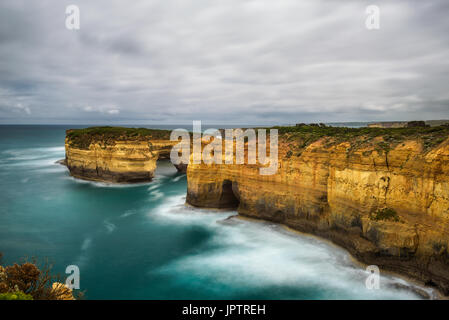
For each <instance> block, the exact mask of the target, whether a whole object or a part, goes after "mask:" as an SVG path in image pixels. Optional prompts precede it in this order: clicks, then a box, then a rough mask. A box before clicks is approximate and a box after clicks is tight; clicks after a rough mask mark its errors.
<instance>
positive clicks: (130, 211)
mask: <svg viewBox="0 0 449 320" xmlns="http://www.w3.org/2000/svg"><path fill="white" fill-rule="evenodd" d="M135 214H137V211H136V210H127V211H125V213H123V214H121V215H120V218H126V217H129V216H132V215H135Z"/></svg>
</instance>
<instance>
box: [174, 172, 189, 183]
mask: <svg viewBox="0 0 449 320" xmlns="http://www.w3.org/2000/svg"><path fill="white" fill-rule="evenodd" d="M185 176H186V175H185V174H183V175H180V176H178V177H175V178H173V179H172V181H173V182H178V181H179V180H181V179H182V178H184V177H185Z"/></svg>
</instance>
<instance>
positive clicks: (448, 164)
mask: <svg viewBox="0 0 449 320" xmlns="http://www.w3.org/2000/svg"><path fill="white" fill-rule="evenodd" d="M448 133H449V128H445V127H438V128H422V129H420V128H413V129H377V128H372V129H371V128H369V129H368V128H363V129H354V130H353V129H347V128H345V129H342V128H339V129H338V128H332V129H330V128H313V127H310V126H304V127H300V128H292V129H284V128H280V136H279V165H278V171H277V173H276V174H275V175H271V176H262V175H260V174H259V170H258V168H259V166H258V165H235V164H234V165H224V164H223V165H216V164H210V165H206V164H192V163H189V166H188V169H187V179H188V191H187V202H188V203H190V204H192V205H194V206H199V207H214V208H225V207H236V208H237V210H238V212H239V214H241V215H244V216H249V217H253V218H261V219H266V220H272V221H275V222H280V223H283V224H285V225H287V226H290V227H292V228H294V229H296V230H299V231H303V232H308V233H313V234H316V235H319V236H322V237H325V238H328V239H330V240H332V241H333V242H335V243H336V244H339V245H341V246H343V247H344V248H346V249H347V250H349V252H350V253H351V254H352V255H353V256H355V257H356V258H358V259H359V260H360V261H362V262H364V263H367V264H376V265H378V266H379V267H381V268H383V269H386V270H392V271H395V272H398V273H402V274H406V275H408V276H412V277H414V278H416V279H419V280H421V281H424V282H425V283H427V284H431V285H436V286H437V287H438V288H440V289H441V290H442V291H443V292H445V293H446V294H448V293H449V251H448V245H449V140H448V139H447V137H448Z"/></svg>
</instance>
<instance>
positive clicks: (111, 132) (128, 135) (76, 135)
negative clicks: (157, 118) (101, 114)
mask: <svg viewBox="0 0 449 320" xmlns="http://www.w3.org/2000/svg"><path fill="white" fill-rule="evenodd" d="M67 138H68V143H69V145H70V146H73V147H76V148H80V149H87V148H89V145H90V144H91V143H92V142H93V141H102V142H104V143H105V144H113V143H114V141H116V140H148V139H156V140H168V139H170V131H169V130H158V129H147V128H125V127H107V126H106V127H91V128H85V129H70V130H67Z"/></svg>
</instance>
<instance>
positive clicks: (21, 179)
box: [0, 125, 420, 299]
mask: <svg viewBox="0 0 449 320" xmlns="http://www.w3.org/2000/svg"><path fill="white" fill-rule="evenodd" d="M73 127H80V126H26V125H21V126H0V252H2V253H3V255H4V257H3V261H2V264H3V265H8V264H12V263H15V262H20V261H23V259H25V258H32V257H36V258H37V259H38V261H40V262H44V261H45V260H48V261H49V262H51V263H52V264H53V265H54V268H53V271H54V273H57V274H60V275H61V277H64V276H66V275H65V268H66V266H68V265H77V266H78V267H79V269H80V285H81V290H83V291H85V297H86V299H418V298H420V297H419V296H418V295H416V294H415V293H413V292H412V291H410V290H405V289H399V287H400V286H403V285H408V283H407V282H406V281H405V280H403V279H400V278H397V277H393V276H389V275H387V274H385V275H382V276H381V278H380V289H378V290H376V289H368V288H367V287H366V285H365V281H366V279H367V277H368V273H367V272H366V271H365V269H364V268H363V267H361V266H359V265H358V264H356V263H355V262H354V261H353V260H352V259H351V257H350V256H349V255H348V253H347V252H346V251H345V250H343V249H341V248H338V247H336V246H334V245H332V244H329V243H328V242H326V241H323V240H320V239H317V238H315V237H311V236H308V235H302V234H298V233H294V232H291V231H289V230H287V229H285V228H283V227H282V226H279V225H276V224H273V223H267V222H262V221H249V220H243V219H235V218H233V219H230V220H226V218H227V217H229V216H231V215H235V214H236V212H234V211H217V210H207V209H198V208H192V207H189V206H186V205H185V194H186V186H187V178H186V175H185V174H180V173H177V171H176V170H175V168H174V167H173V166H172V165H171V163H169V162H167V161H159V163H158V169H157V172H156V177H155V179H154V181H152V182H150V183H146V184H138V185H120V186H117V185H108V184H103V183H94V182H86V181H81V180H77V179H74V178H72V177H70V175H69V173H68V171H67V169H66V168H65V167H63V166H61V165H59V164H55V161H57V160H60V159H62V158H64V137H65V130H66V129H69V128H73ZM174 127H177V126H174ZM398 284H400V285H399V286H398Z"/></svg>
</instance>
